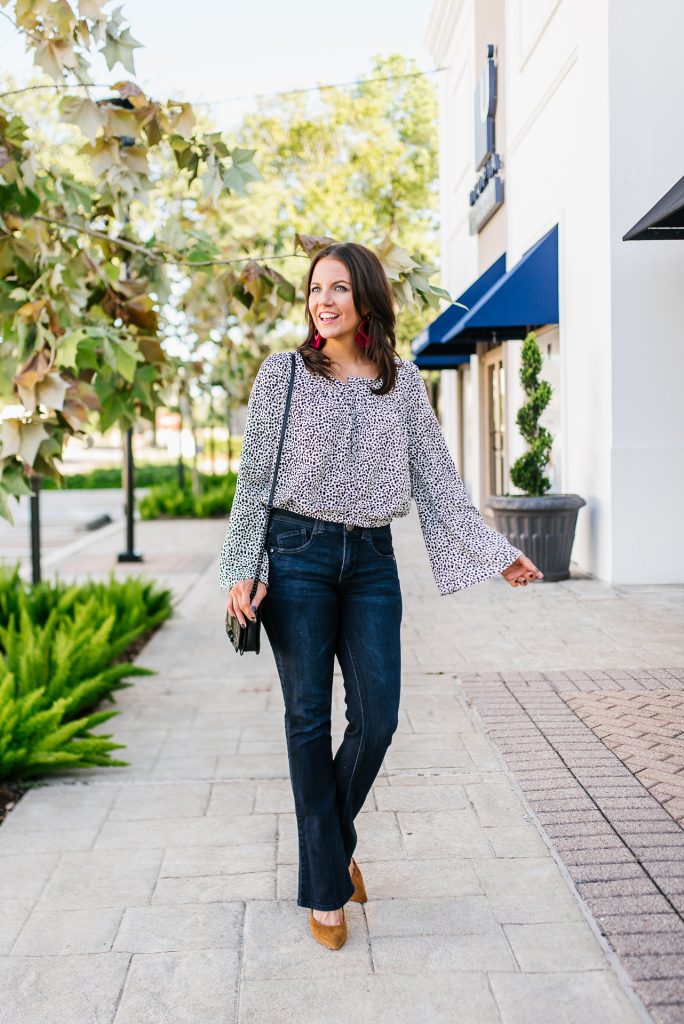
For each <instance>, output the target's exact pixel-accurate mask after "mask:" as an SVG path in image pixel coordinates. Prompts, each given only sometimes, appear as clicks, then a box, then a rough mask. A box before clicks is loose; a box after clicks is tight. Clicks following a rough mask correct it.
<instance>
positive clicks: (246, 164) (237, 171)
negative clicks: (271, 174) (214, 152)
mask: <svg viewBox="0 0 684 1024" xmlns="http://www.w3.org/2000/svg"><path fill="white" fill-rule="evenodd" d="M255 152H256V150H254V149H239V148H237V149H233V150H232V151H231V154H230V155H231V159H232V161H233V162H232V165H231V166H230V167H225V166H224V167H223V170H222V173H221V180H222V181H223V184H224V186H225V188H228V189H231V190H232V191H233V192H237V194H238V195H239V196H244V195H245V194H246V192H247V185H248V184H249V182H251V181H261V180H262V178H261V174H260V173H259V171H258V170H257V169H256V167H255V166H254V164H253V163H252V157H253V156H254V154H255Z"/></svg>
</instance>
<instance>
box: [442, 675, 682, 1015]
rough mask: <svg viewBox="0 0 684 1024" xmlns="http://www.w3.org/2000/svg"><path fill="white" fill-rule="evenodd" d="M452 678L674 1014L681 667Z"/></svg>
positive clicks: (633, 971)
mask: <svg viewBox="0 0 684 1024" xmlns="http://www.w3.org/2000/svg"><path fill="white" fill-rule="evenodd" d="M597 679H600V680H602V681H603V685H602V686H601V687H597V686H596V680H597ZM459 680H460V682H461V684H462V686H463V689H464V691H465V693H466V699H467V700H468V701H469V702H470V703H471V704H472V705H473V706H474V707H475V708H476V709H477V711H478V712H479V714H480V716H481V718H482V720H483V722H484V724H485V727H486V729H487V731H488V732H489V734H490V736H491V737H492V739H493V740H494V742H495V744H496V745H497V748H498V749H499V751H500V753H501V754H502V756H503V758H504V760H505V761H506V763H507V765H508V767H509V769H510V770H511V771H512V773H513V775H514V777H515V779H516V781H517V782H518V784H519V785H520V787H521V789H522V791H523V793H524V795H525V797H526V799H527V801H528V804H529V806H530V807H531V808H532V810H533V812H534V814H535V817H536V819H537V821H538V822H539V824H540V825H541V827H542V828H543V829H544V831H545V832H546V834H547V836H548V837H549V839H550V840H551V842H552V843H553V845H554V846H555V848H556V850H557V851H558V853H559V855H560V857H561V858H562V860H563V862H564V864H565V866H566V868H567V870H568V872H569V874H570V876H571V878H572V879H573V881H574V882H575V885H576V887H577V891H578V892H579V894H580V895H581V896H582V898H583V899H585V900H586V902H587V905H588V907H589V909H590V910H591V912H592V913H593V915H594V916H595V918H596V920H597V923H598V925H599V927H600V929H601V931H602V932H603V933H604V934H605V935H606V937H607V938H608V940H609V941H610V942H611V944H612V945H613V947H614V948H615V950H616V952H617V953H618V954H619V955H621V956H622V957H623V962H624V966H625V967H626V969H627V970H628V972H629V973H630V976H631V977H632V980H633V982H634V985H635V989H636V991H637V992H638V994H639V995H640V997H641V998H642V999H643V1000H644V1001H645V1003H646V1004H647V1006H648V1008H649V1010H650V1011H651V1012H652V1013H653V1019H654V1020H655V1021H657V1022H658V1024H660V1022H661V1021H662V1024H669V1022H670V1020H677V1021H678V1022H679V1024H682V1022H684V978H683V977H682V975H683V974H684V967H683V965H684V955H683V954H684V830H682V822H684V693H683V692H682V681H683V680H684V672H672V673H670V672H668V671H665V670H663V671H658V672H655V671H654V672H650V671H648V670H643V671H640V672H639V673H636V672H632V671H627V670H626V671H624V672H623V671H618V670H610V671H605V672H602V671H600V670H597V671H595V672H591V671H587V672H585V673H581V672H578V671H567V672H564V671H554V672H548V671H547V672H542V673H524V672H516V673H507V672H502V673H500V678H499V681H498V682H497V681H496V680H495V679H490V680H488V681H487V685H486V688H483V687H482V686H481V685H480V684H479V683H478V680H477V678H476V677H475V676H470V677H469V678H466V677H459ZM592 680H593V681H592ZM504 708H505V709H506V712H505V714H504V713H503V709H504ZM514 729H515V731H514ZM535 734H536V738H535ZM642 961H643V963H642V966H641V967H640V968H638V967H637V965H638V964H639V963H641V962H642Z"/></svg>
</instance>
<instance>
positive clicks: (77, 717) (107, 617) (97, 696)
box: [0, 567, 172, 780]
mask: <svg viewBox="0 0 684 1024" xmlns="http://www.w3.org/2000/svg"><path fill="white" fill-rule="evenodd" d="M171 612H172V600H171V591H170V590H164V589H160V588H158V587H157V586H156V585H155V584H154V583H153V582H148V581H146V580H143V579H141V578H140V577H131V578H129V579H127V580H123V581H119V580H115V579H114V577H113V574H111V573H110V577H109V580H108V582H106V583H98V582H87V583H83V584H71V585H69V584H65V583H61V582H58V583H51V582H44V583H39V584H36V585H29V584H26V583H24V581H23V580H22V579H21V577H20V576H19V569H18V567H17V568H16V569H13V570H10V569H7V568H2V567H0V779H11V780H17V779H25V778H26V779H28V778H34V777H36V776H39V775H44V774H46V773H48V772H53V771H59V770H62V769H74V768H90V767H92V766H93V765H121V766H126V765H128V764H129V762H128V761H121V760H115V759H114V758H112V757H111V756H110V753H109V752H110V751H111V750H115V749H117V748H120V747H123V746H125V744H123V743H113V742H111V733H105V734H100V735H94V734H93V732H92V729H93V728H94V727H95V726H97V725H100V724H101V723H102V722H105V721H106V720H107V719H109V718H111V717H113V716H114V715H118V714H120V712H119V711H116V710H113V711H110V710H107V711H96V710H95V708H96V707H97V705H98V704H99V702H100V701H101V700H103V699H104V698H106V699H107V700H109V701H110V702H111V703H114V702H115V701H114V697H113V696H112V694H113V692H114V691H115V690H118V689H122V688H124V687H127V686H132V685H133V684H132V683H128V682H125V681H124V680H125V677H127V676H141V675H153V674H155V673H153V672H152V670H150V669H145V668H141V667H140V666H138V665H132V664H131V663H130V662H128V661H126V660H125V658H126V652H127V650H129V649H130V648H131V647H133V646H134V645H136V642H137V644H138V645H139V643H140V640H141V638H142V637H143V636H144V635H145V634H147V633H149V632H151V631H152V630H154V629H155V628H156V627H157V626H158V625H159V624H160V623H161V622H163V621H164V620H165V619H166V618H168V617H169V615H171Z"/></svg>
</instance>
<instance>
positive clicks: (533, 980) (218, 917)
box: [0, 514, 681, 1024]
mask: <svg viewBox="0 0 684 1024" xmlns="http://www.w3.org/2000/svg"><path fill="white" fill-rule="evenodd" d="M223 531H224V524H222V523H202V524H196V523H188V524H183V523H174V524H169V523H167V524H162V523H156V524H140V529H139V533H138V544H139V547H140V548H141V549H142V550H144V551H147V552H148V553H149V557H148V560H147V563H146V564H145V565H144V566H143V567H142V569H140V568H138V567H129V569H128V570H126V569H124V568H123V567H119V568H118V569H117V571H118V572H120V573H121V572H124V571H135V572H138V571H144V572H147V573H151V574H152V573H157V572H158V573H159V575H160V576H163V578H164V579H165V580H166V581H167V582H171V583H172V584H173V585H177V587H178V593H179V596H180V601H179V604H178V607H177V615H176V617H175V618H174V619H173V620H171V621H170V622H169V623H168V624H166V625H165V626H164V628H163V629H162V630H161V631H159V632H158V633H157V634H156V635H155V637H154V638H153V639H152V640H151V642H150V643H149V644H148V646H147V647H146V648H145V649H144V651H143V652H142V654H141V656H140V659H139V660H140V662H141V663H142V664H144V665H147V666H150V667H152V668H156V669H158V671H159V674H158V675H157V676H154V677H150V678H142V679H140V680H138V681H136V684H135V686H134V687H132V688H130V689H128V690H125V691H122V692H121V693H120V694H119V695H118V698H117V701H118V705H119V706H120V708H121V709H122V714H121V715H119V716H118V717H117V718H114V719H112V720H111V721H110V722H108V723H107V726H108V731H111V732H112V733H113V734H114V736H115V737H116V738H117V739H119V740H121V741H123V742H126V743H127V744H128V747H127V749H126V750H122V751H120V752H119V753H120V754H121V755H122V756H124V757H126V758H127V759H128V760H130V761H131V766H130V767H129V768H112V769H96V770H91V771H87V772H79V773H74V774H73V775H62V776H60V777H59V778H57V777H55V778H53V779H52V780H50V781H49V784H48V785H46V786H43V787H41V788H38V789H35V790H32V791H31V792H29V793H27V794H26V795H25V796H24V797H23V798H22V800H21V801H20V803H19V805H18V806H17V807H16V808H15V810H14V811H13V812H12V813H11V814H10V816H9V817H8V818H7V820H6V821H5V822H4V824H3V825H2V826H0V885H1V887H2V891H1V896H2V902H3V917H2V924H1V926H0V954H2V956H1V957H0V988H1V990H2V992H3V998H2V1000H0V1024H29V1022H30V1024H58V1022H59V1024H62V1022H68V1024H110V1022H114V1024H190V1022H192V1024H233V1022H239V1024H247V1022H250V1024H251V1022H255V1024H256V1022H257V1021H258V1022H259V1024H275V1022H276V1021H278V1022H281V1021H282V1022H290V1021H291V1022H297V1024H299V1022H300V1021H302V1020H306V1021H307V1022H309V1024H319V1022H320V1024H323V1022H325V1024H330V1022H337V1021H340V1022H342V1021H347V1020H355V1021H357V1022H359V1024H371V1022H388V1024H404V1022H406V1024H409V1022H410V1024H414V1022H415V1021H416V1020H421V1021H424V1022H426V1024H443V1022H449V1024H453V1022H454V1021H455V1020H459V1021H463V1022H464V1024H479V1022H503V1024H519V1022H520V1024H522V1022H533V1024H546V1022H547V1021H551V1020H552V1021H554V1022H566V1024H594V1022H597V1021H598V1022H601V1024H613V1022H615V1024H632V1022H637V1021H647V1020H649V1018H648V1016H647V1014H646V1012H645V1010H644V1009H643V1007H642V1005H641V1003H640V1002H639V1000H638V998H637V997H636V996H635V995H634V993H633V992H632V990H631V988H630V987H629V984H628V982H627V980H626V975H625V973H624V971H623V970H622V967H621V966H620V964H619V962H618V961H617V959H616V957H615V955H614V954H612V953H611V952H610V951H609V950H608V947H607V945H606V944H605V943H604V942H603V940H601V939H600V938H599V935H598V930H597V929H596V927H595V925H594V924H593V922H592V921H591V919H590V918H589V916H588V913H587V911H586V906H585V904H583V902H582V901H581V900H580V899H579V898H578V896H577V893H576V892H575V890H574V888H573V886H572V883H571V882H570V880H569V876H567V874H566V872H565V871H564V869H563V868H562V867H561V866H560V864H559V862H558V861H557V859H556V858H555V857H554V855H553V854H552V852H551V850H550V848H549V846H548V845H547V842H546V841H545V839H544V837H543V836H542V834H541V831H540V829H539V827H538V826H537V824H536V823H535V821H534V820H533V817H532V815H531V814H530V813H529V811H528V810H527V809H526V806H525V804H524V803H523V802H522V801H521V799H520V797H519V795H518V790H517V787H516V785H515V783H514V781H513V780H512V777H511V775H510V774H509V771H508V769H507V768H506V766H505V763H504V761H503V760H502V759H501V758H500V756H499V754H498V752H497V750H496V748H495V747H494V746H493V745H492V743H491V741H490V739H489V738H488V737H487V736H486V735H485V734H484V732H483V728H482V725H481V723H480V719H479V716H478V715H477V714H476V713H475V712H474V711H473V710H472V709H471V708H470V707H469V706H468V704H467V703H466V701H465V699H464V696H463V693H462V691H461V687H460V684H459V681H458V676H459V675H460V674H462V673H467V672H470V673H474V672H486V671H487V670H490V669H491V670H503V671H509V670H510V671H513V670H515V669H522V668H528V669H540V670H541V669H544V668H546V669H553V668H555V667H556V666H557V665H558V664H562V665H563V667H566V668H567V667H572V666H573V665H575V666H580V665H586V664H587V663H593V664H601V665H605V664H609V663H612V664H615V665H625V664H628V663H629V664H636V665H641V666H644V665H647V664H648V663H649V661H650V663H651V664H664V663H666V662H671V663H673V664H674V663H676V662H675V661H673V660H672V659H673V658H675V657H677V656H681V651H680V650H679V648H677V646H676V645H677V643H678V642H679V641H678V638H677V629H676V625H675V622H676V617H677V614H678V605H677V602H678V600H679V597H680V595H679V593H678V592H677V591H675V589H674V588H670V589H668V588H641V589H640V588H632V589H630V590H616V589H613V588H609V587H605V586H604V585H602V584H599V583H597V582H596V581H592V580H580V579H577V580H570V581H567V582H566V583H563V584H553V585H543V584H537V585H534V586H532V587H528V588H524V589H523V588H519V589H513V588H511V587H509V586H508V585H507V584H506V583H505V582H504V581H503V580H502V579H500V578H496V579H494V580H492V581H490V582H488V583H486V584H482V585H480V586H478V587H475V588H469V589H468V590H466V591H462V592H461V593H460V594H456V595H451V596H449V597H447V598H443V597H440V596H439V594H438V593H437V591H436V588H435V587H434V583H433V581H432V577H431V574H430V570H429V566H428V563H427V556H426V555H425V551H424V547H423V545H422V540H421V537H420V532H419V527H418V521H417V517H416V516H415V514H412V515H410V516H409V517H407V518H406V519H403V520H395V521H394V523H393V533H394V537H395V545H396V548H397V557H398V562H399V570H400V577H401V581H402V592H403V597H404V623H403V647H402V651H403V666H404V667H403V677H402V687H403V691H402V704H401V712H400V723H399V729H398V731H397V733H396V734H395V737H394V740H393V743H392V745H391V747H390V749H389V751H388V753H387V756H386V758H385V763H384V766H383V770H382V772H381V774H380V776H379V777H378V779H377V781H376V784H375V786H374V788H373V792H372V794H371V795H370V796H369V798H368V800H367V802H366V805H365V806H364V808H363V810H362V812H361V814H360V816H359V818H358V819H357V831H358V834H359V844H358V847H357V850H356V852H355V857H356V858H357V860H358V862H359V864H360V865H361V867H362V869H363V873H364V878H365V881H366V886H367V888H368V892H369V902H368V903H367V904H365V905H360V904H355V903H350V904H348V905H347V917H348V924H349V938H348V941H347V943H346V944H345V946H344V947H343V948H342V949H341V950H339V951H334V952H333V951H331V950H327V949H324V948H323V947H321V946H319V945H318V944H317V943H315V942H314V940H313V939H312V938H311V936H310V934H309V930H308V920H307V919H308V913H309V911H308V910H307V909H306V908H300V907H297V906H296V902H295V900H296V871H297V833H296V823H295V816H294V808H293V803H292V797H291V792H290V784H289V779H288V766H287V755H286V749H285V740H284V731H283V702H282V694H281V690H280V684H279V681H278V677H277V673H276V669H275V664H274V662H273V658H272V655H271V653H270V650H269V649H268V646H267V645H266V647H265V649H264V650H263V651H262V653H261V654H260V655H259V656H258V657H254V656H247V655H246V656H245V657H244V658H239V657H238V656H236V655H235V654H234V652H233V651H232V648H231V647H230V645H229V643H228V641H227V639H226V638H225V636H224V635H223V633H222V630H223V612H224V607H225V595H224V594H223V593H222V592H221V591H219V590H218V588H217V585H216V558H217V555H218V549H219V547H220V543H221V540H222V538H223ZM107 543H109V544H110V546H111V548H112V551H113V552H115V551H116V550H118V546H120V541H119V538H118V537H114V538H111V539H109V540H108V541H107ZM106 556H107V551H106V550H104V547H103V545H102V544H100V545H99V546H98V547H97V548H96V549H95V548H93V549H92V551H90V554H89V552H88V550H83V551H81V552H80V553H79V554H78V556H77V557H76V558H74V559H73V560H72V561H71V563H70V566H69V572H71V573H73V574H75V575H78V574H82V573H85V572H90V573H101V572H104V571H105V564H104V563H105V562H106ZM107 568H108V566H107ZM59 571H60V575H62V576H66V575H68V572H67V567H66V566H60V567H59ZM666 646H667V651H666V650H665V647H666ZM611 659H612V660H611ZM654 659H655V660H654ZM344 724H345V720H344V694H343V687H342V680H341V677H340V676H339V674H337V675H336V677H335V692H334V700H333V749H334V748H335V747H336V745H337V743H338V742H339V740H340V739H341V736H342V731H343V728H344Z"/></svg>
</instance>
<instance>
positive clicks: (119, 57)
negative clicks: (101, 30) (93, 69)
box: [99, 25, 142, 75]
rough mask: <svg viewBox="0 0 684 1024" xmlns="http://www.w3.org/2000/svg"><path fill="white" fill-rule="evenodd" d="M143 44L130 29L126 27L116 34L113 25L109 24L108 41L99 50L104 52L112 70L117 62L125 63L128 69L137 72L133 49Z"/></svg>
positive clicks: (132, 72) (133, 72)
mask: <svg viewBox="0 0 684 1024" xmlns="http://www.w3.org/2000/svg"><path fill="white" fill-rule="evenodd" d="M140 46H142V43H139V42H138V40H137V39H134V38H133V36H132V35H131V33H130V31H129V30H128V29H127V28H125V29H124V30H123V31H122V32H120V33H119V35H114V34H113V32H112V27H111V25H108V26H107V42H106V43H105V44H104V46H103V47H102V49H101V50H100V51H99V52H100V53H103V54H104V58H105V60H106V61H107V67H108V68H109V70H110V71H111V70H112V68H113V67H114V65H115V64H123V66H124V67H125V68H126V71H130V73H131V74H132V75H134V74H135V63H134V61H133V51H134V50H136V49H138V47H140Z"/></svg>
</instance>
